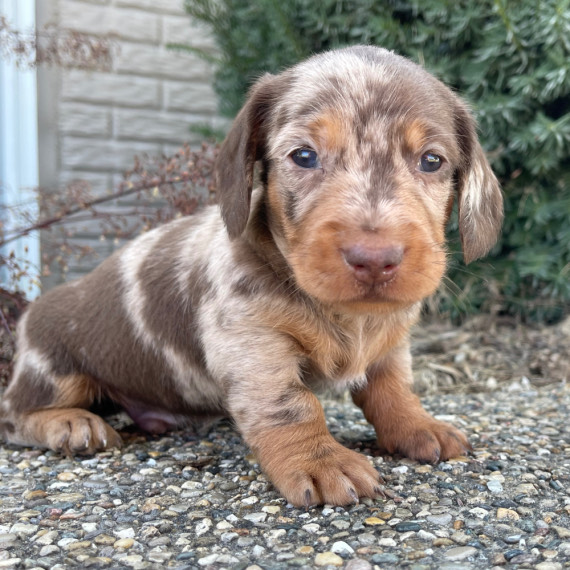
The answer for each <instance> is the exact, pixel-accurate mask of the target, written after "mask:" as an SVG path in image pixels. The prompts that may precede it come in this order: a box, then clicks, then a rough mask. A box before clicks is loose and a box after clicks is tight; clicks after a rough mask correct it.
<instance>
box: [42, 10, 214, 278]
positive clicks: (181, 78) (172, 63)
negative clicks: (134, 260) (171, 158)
mask: <svg viewBox="0 0 570 570" xmlns="http://www.w3.org/2000/svg"><path fill="white" fill-rule="evenodd" d="M37 11H38V27H39V28H40V29H41V28H42V27H43V26H46V25H47V26H53V27H55V28H56V29H63V30H75V31H79V32H85V33H88V34H92V35H97V36H102V37H109V38H110V39H111V41H112V42H113V46H114V50H113V52H114V58H113V63H112V69H111V70H110V71H108V72H100V71H84V70H78V69H58V68H40V69H39V70H38V99H39V103H38V104H39V131H40V132H39V137H40V143H39V147H40V151H39V154H40V156H39V162H40V186H43V187H46V188H52V189H54V190H55V189H57V188H61V187H63V186H64V185H65V184H67V183H69V182H70V181H72V180H77V179H81V180H86V181H88V182H89V183H90V184H91V187H92V189H93V191H94V192H96V193H100V192H105V191H107V190H108V189H110V188H113V187H114V186H115V185H116V184H117V183H118V182H119V180H120V178H121V174H122V172H124V171H125V170H127V169H128V168H129V167H131V166H132V164H133V157H134V156H135V155H137V154H142V153H147V154H150V155H153V156H154V155H160V154H161V153H167V154H168V153H171V152H173V151H174V150H176V149H177V148H179V147H180V145H181V144H182V143H184V142H190V143H191V144H193V145H198V144H199V143H200V142H201V136H200V135H198V134H196V133H194V132H192V130H191V127H192V125H204V124H207V125H209V126H211V127H213V128H220V127H223V126H224V124H225V123H224V121H221V120H220V119H219V118H218V117H217V115H216V109H217V100H216V96H215V94H214V92H213V90H212V87H211V83H212V69H211V67H210V66H209V65H208V64H207V63H206V62H205V61H204V60H203V59H201V58H200V57H199V56H197V55H195V54H192V53H187V52H180V51H173V50H171V49H169V48H168V47H167V44H169V43H182V44H187V45H191V46H193V47H195V48H200V49H203V50H206V51H209V52H213V51H214V50H215V46H214V42H213V40H212V38H211V37H210V36H209V35H208V33H207V31H205V30H204V29H203V28H202V27H200V26H199V25H197V24H196V23H193V22H192V21H191V19H190V17H189V16H188V15H187V14H186V13H185V12H184V10H183V0H153V1H151V0H38V2H37ZM78 239H80V240H81V241H82V243H87V244H89V243H90V241H91V242H92V244H93V245H94V246H95V247H96V249H97V251H98V252H99V254H100V258H101V257H104V256H105V255H107V254H109V253H110V252H111V251H113V249H114V248H115V247H116V244H114V243H104V242H103V243H102V242H101V241H100V236H99V235H97V232H96V231H92V232H91V233H90V231H87V232H83V233H81V234H80V235H79V236H78ZM100 258H99V259H97V260H88V261H87V262H72V263H71V264H70V266H69V273H68V275H67V279H69V278H74V277H76V276H78V275H80V274H82V273H84V272H86V271H88V270H90V269H91V268H92V266H93V265H94V264H95V263H97V262H99V261H100ZM62 278H63V276H62V275H54V276H52V277H50V278H48V279H46V281H45V286H44V288H46V287H49V286H52V285H53V284H55V283H56V282H58V281H61V280H62Z"/></svg>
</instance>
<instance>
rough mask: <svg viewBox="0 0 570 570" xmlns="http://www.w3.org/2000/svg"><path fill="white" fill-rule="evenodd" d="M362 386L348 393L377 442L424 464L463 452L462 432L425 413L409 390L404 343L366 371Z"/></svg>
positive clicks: (465, 446) (466, 444) (408, 360)
mask: <svg viewBox="0 0 570 570" xmlns="http://www.w3.org/2000/svg"><path fill="white" fill-rule="evenodd" d="M367 379H368V382H367V384H366V386H365V387H364V388H363V389H361V390H358V391H354V392H353V393H352V398H353V400H354V402H355V404H356V405H357V406H359V407H360V408H362V411H363V412H364V416H365V417H366V419H367V420H368V421H369V422H370V423H371V424H372V425H373V426H374V429H375V430H376V435H377V437H378V443H379V445H380V446H381V447H382V448H384V449H385V450H386V451H388V453H391V454H392V453H400V454H402V455H405V456H407V457H410V458H411V459H415V460H417V461H421V462H424V463H437V462H438V461H445V460H446V459H449V458H450V457H457V456H459V455H464V454H465V453H466V452H467V451H468V450H469V449H470V448H471V446H470V444H469V442H468V441H467V438H466V437H465V435H464V434H463V433H462V432H460V431H459V430H458V429H456V428H454V427H453V426H451V425H450V424H448V423H446V422H442V421H438V420H436V419H435V418H433V417H432V416H431V415H430V414H428V413H427V412H426V411H425V410H424V409H423V408H422V405H421V404H420V400H419V398H418V397H417V396H416V395H415V394H413V393H412V389H411V386H412V369H411V357H410V352H409V348H408V347H407V346H405V347H402V348H399V349H396V350H394V351H392V353H390V355H388V356H386V357H384V358H383V359H382V360H381V361H380V362H377V363H375V364H374V365H372V366H371V367H370V368H369V369H368V371H367Z"/></svg>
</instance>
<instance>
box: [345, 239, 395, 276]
mask: <svg viewBox="0 0 570 570" xmlns="http://www.w3.org/2000/svg"><path fill="white" fill-rule="evenodd" d="M341 252H342V255H343V257H344V260H345V261H346V263H347V264H348V265H349V267H350V269H351V270H352V272H353V274H354V277H355V278H356V279H357V280H358V281H360V282H361V283H366V284H368V285H370V284H372V283H385V282H387V281H390V279H392V277H394V275H395V274H396V272H397V271H398V267H399V266H400V263H402V259H403V257H404V247H403V246H402V245H399V244H392V245H388V246H385V247H370V246H367V245H361V244H356V245H352V246H350V247H348V248H344V249H342V250H341Z"/></svg>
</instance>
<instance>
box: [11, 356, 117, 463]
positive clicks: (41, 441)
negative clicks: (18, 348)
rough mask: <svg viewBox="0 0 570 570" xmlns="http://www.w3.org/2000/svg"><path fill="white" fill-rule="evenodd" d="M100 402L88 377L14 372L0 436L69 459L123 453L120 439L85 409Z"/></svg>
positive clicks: (24, 369)
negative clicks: (100, 452) (119, 449)
mask: <svg viewBox="0 0 570 570" xmlns="http://www.w3.org/2000/svg"><path fill="white" fill-rule="evenodd" d="M24 358H25V357H24ZM19 364H20V363H19ZM24 364H25V359H24ZM18 369H19V370H18ZM98 396H99V394H98V389H97V384H96V383H95V381H94V380H93V379H92V378H91V377H89V376H87V375H83V374H71V375H66V376H56V375H54V374H50V373H49V372H47V371H46V370H37V369H35V370H34V367H31V366H27V367H24V366H22V365H20V366H16V371H15V374H14V378H13V379H12V381H11V383H10V385H9V386H8V389H7V390H6V393H5V394H4V397H3V400H2V403H1V404H0V418H1V419H0V435H2V436H3V437H4V439H5V440H6V441H7V442H9V443H15V444H19V445H26V446H28V445H29V446H36V447H47V448H49V449H53V450H55V451H63V452H65V453H67V454H75V453H79V454H93V453H95V452H96V451H98V450H102V449H107V448H110V447H120V446H121V437H120V436H119V434H118V433H117V432H116V431H115V430H114V429H113V428H112V427H111V426H110V425H108V424H107V423H106V422H105V421H104V420H103V419H102V418H101V417H99V416H97V415H95V414H93V413H91V412H89V411H88V410H87V409H86V408H88V407H89V406H90V405H91V404H92V403H93V401H94V400H95V399H96V398H97V397H98Z"/></svg>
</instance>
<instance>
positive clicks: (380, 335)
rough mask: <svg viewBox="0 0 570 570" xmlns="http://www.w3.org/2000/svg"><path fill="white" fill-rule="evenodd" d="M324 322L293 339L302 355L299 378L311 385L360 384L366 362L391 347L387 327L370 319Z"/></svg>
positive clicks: (367, 363) (363, 376)
mask: <svg viewBox="0 0 570 570" xmlns="http://www.w3.org/2000/svg"><path fill="white" fill-rule="evenodd" d="M327 325H328V326H323V325H322V324H321V325H320V326H316V327H315V328H313V329H312V330H310V331H305V335H303V337H302V338H299V337H298V338H297V341H298V342H299V344H300V345H301V347H302V349H303V353H304V355H305V359H304V361H303V366H302V371H303V380H304V381H305V382H306V383H307V384H308V385H310V386H313V387H315V388H332V389H335V390H336V389H338V390H343V389H344V388H346V387H350V386H353V385H358V384H360V385H361V384H363V383H364V382H365V381H366V370H367V368H368V367H369V366H370V364H372V363H373V362H375V361H377V360H378V359H380V358H381V357H382V356H383V355H384V354H386V353H387V352H388V351H389V350H390V349H391V348H392V346H393V342H392V341H391V339H390V335H389V333H388V331H387V330H386V328H387V327H385V326H382V323H378V322H376V321H374V320H372V319H362V320H361V321H358V322H354V321H353V322H350V323H346V322H334V321H333V322H332V323H327ZM307 332H310V333H312V334H306V333H307Z"/></svg>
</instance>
